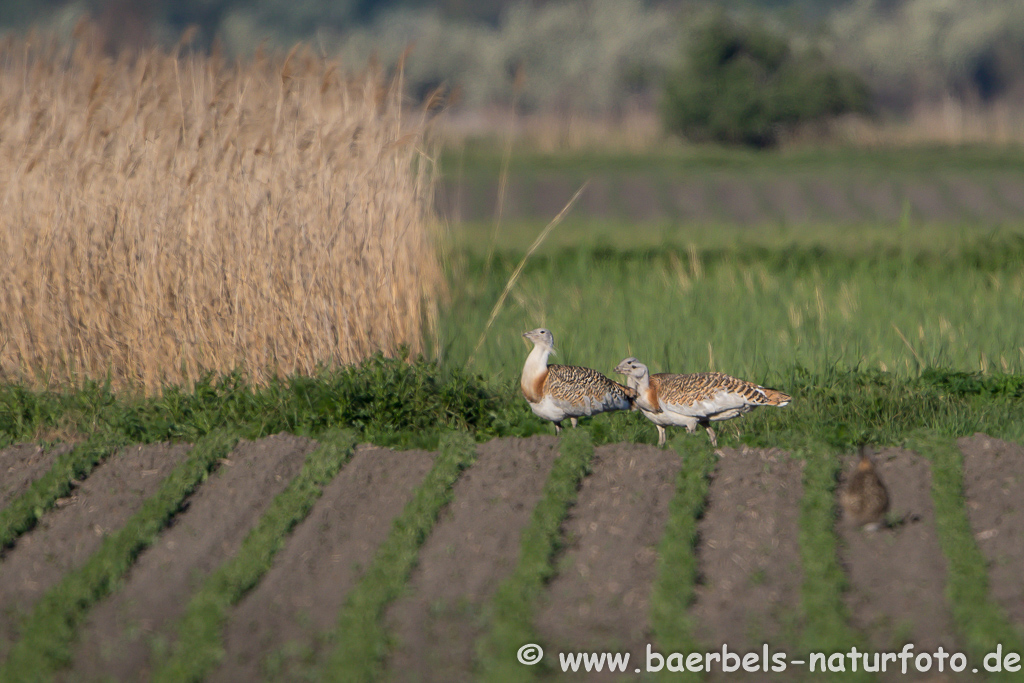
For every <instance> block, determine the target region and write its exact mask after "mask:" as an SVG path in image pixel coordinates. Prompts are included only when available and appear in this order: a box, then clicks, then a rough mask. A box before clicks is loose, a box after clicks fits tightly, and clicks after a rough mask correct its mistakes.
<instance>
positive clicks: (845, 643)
mask: <svg viewBox="0 0 1024 683" xmlns="http://www.w3.org/2000/svg"><path fill="white" fill-rule="evenodd" d="M801 451H802V453H801V455H802V456H803V457H804V476H803V488H804V492H803V498H801V501H800V532H799V542H800V564H801V566H802V567H803V572H804V578H803V584H802V585H801V587H800V612H801V616H802V621H803V623H802V626H803V631H802V634H801V639H800V641H801V642H800V645H801V652H800V655H804V657H803V658H805V659H806V658H807V657H806V655H809V653H811V652H822V653H825V655H826V659H827V658H828V656H829V655H832V654H834V653H837V652H843V653H846V652H849V651H850V648H851V647H854V646H856V647H857V649H858V651H860V652H863V651H864V644H863V641H862V640H861V638H860V636H859V635H858V634H857V632H856V631H855V630H854V629H853V628H852V627H851V626H850V615H849V612H848V611H847V609H846V605H845V604H844V603H843V591H845V590H846V586H847V584H846V575H845V574H844V573H843V569H842V567H841V566H840V564H839V539H838V537H837V536H836V514H837V511H836V496H835V487H836V481H837V478H838V475H839V471H840V469H841V468H842V461H841V460H840V458H839V453H838V452H837V451H836V450H835V449H832V448H829V447H828V446H827V445H825V444H811V445H809V446H807V447H805V448H802V449H801ZM845 666H847V669H846V672H845V673H843V674H842V675H843V677H844V678H843V680H847V679H849V680H850V681H862V680H873V679H872V677H871V675H870V674H867V673H865V672H864V670H863V669H862V668H858V669H857V671H856V672H853V671H851V670H850V668H849V660H847V662H846V664H845ZM819 671H820V670H819Z"/></svg>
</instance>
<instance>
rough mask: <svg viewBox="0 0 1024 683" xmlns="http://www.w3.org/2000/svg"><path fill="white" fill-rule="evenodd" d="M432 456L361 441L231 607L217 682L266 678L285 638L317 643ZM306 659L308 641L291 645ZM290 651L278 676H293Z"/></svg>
mask: <svg viewBox="0 0 1024 683" xmlns="http://www.w3.org/2000/svg"><path fill="white" fill-rule="evenodd" d="M433 462H434V454H433V453H427V452H425V451H402V452H396V451H392V450H389V449H381V448H373V447H360V448H359V449H358V451H357V452H356V454H355V455H354V456H353V457H352V460H351V461H350V462H349V463H348V464H347V465H346V466H345V467H344V469H342V471H341V473H340V474H339V475H338V476H337V477H335V478H334V481H332V482H331V483H330V484H329V485H328V486H327V488H326V489H325V490H324V493H323V496H322V497H321V498H320V500H319V501H317V504H316V505H315V506H314V508H313V510H312V511H311V512H310V514H309V516H308V517H306V519H305V520H304V521H303V522H302V523H301V524H299V526H298V527H297V528H296V529H295V531H294V532H293V533H292V535H291V536H290V537H289V538H288V542H287V543H286V544H285V547H284V548H282V549H281V551H280V552H279V553H278V555H277V557H276V558H275V561H274V566H273V567H272V568H271V569H270V571H269V572H268V573H267V575H266V576H264V577H263V580H262V581H261V582H260V583H259V585H258V586H257V587H256V588H255V589H253V590H252V591H251V592H250V593H249V594H248V595H246V597H245V598H244V599H243V600H242V602H241V603H239V605H238V606H237V607H236V608H235V609H234V610H233V611H232V613H231V616H230V619H229V622H228V626H227V637H226V644H225V645H226V646H225V651H226V653H225V657H224V660H223V662H222V665H221V667H220V668H219V669H218V670H217V671H216V672H214V674H213V676H212V677H211V678H210V680H213V681H252V680H257V679H258V678H260V677H261V673H267V672H261V668H262V665H263V663H264V658H265V657H266V656H267V655H271V654H277V653H278V651H279V650H280V649H281V648H282V647H283V646H285V645H286V644H288V643H291V644H302V645H304V646H309V647H315V644H316V643H317V635H318V634H322V633H324V632H326V631H329V630H330V629H331V628H332V627H333V626H334V623H335V620H336V619H337V616H338V611H339V610H340V609H341V607H342V605H343V604H344V601H345V596H346V595H347V593H348V591H349V589H350V588H351V587H352V586H353V585H354V584H355V582H356V581H357V580H358V579H359V577H360V576H362V574H363V571H364V568H365V567H366V566H367V565H368V564H369V563H370V561H371V560H372V559H373V555H374V552H375V551H376V550H377V548H378V546H380V544H381V543H382V542H383V541H384V539H385V538H386V537H387V535H388V532H389V531H390V529H391V523H392V521H393V520H394V518H395V517H397V516H398V514H399V513H401V511H402V509H403V508H404V507H405V504H406V503H407V502H408V501H409V498H410V496H411V494H412V491H413V489H415V488H416V486H417V485H419V484H420V482H421V481H422V480H423V477H424V476H426V474H427V471H428V470H429V469H430V466H431V465H432V464H433ZM291 652H293V653H294V654H295V655H296V656H295V657H294V659H295V660H301V655H302V654H304V647H299V648H293V650H291ZM297 664H301V661H298V662H296V661H292V658H289V657H287V656H285V658H284V662H283V663H282V665H281V666H282V667H283V669H276V668H274V667H272V670H271V671H269V673H270V674H273V675H274V676H273V677H276V676H280V677H281V678H282V679H284V680H288V679H293V678H294V675H291V674H290V673H289V667H290V666H293V665H297Z"/></svg>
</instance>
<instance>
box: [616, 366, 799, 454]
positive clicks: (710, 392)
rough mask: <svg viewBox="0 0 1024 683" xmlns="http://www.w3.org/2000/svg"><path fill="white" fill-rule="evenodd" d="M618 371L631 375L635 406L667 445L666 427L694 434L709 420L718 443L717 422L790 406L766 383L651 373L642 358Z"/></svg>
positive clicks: (720, 375) (716, 375) (710, 432)
mask: <svg viewBox="0 0 1024 683" xmlns="http://www.w3.org/2000/svg"><path fill="white" fill-rule="evenodd" d="M615 372H619V373H622V374H624V375H626V383H627V384H628V385H629V387H630V388H632V389H635V390H636V391H637V397H636V399H635V401H634V404H635V405H636V407H637V408H639V409H640V410H641V411H642V412H643V414H644V416H645V417H646V418H647V419H648V420H650V421H651V422H653V423H654V424H655V425H656V426H657V427H658V445H659V446H663V445H665V439H666V435H665V427H671V426H676V427H686V430H687V431H688V432H690V433H691V434H692V433H693V432H694V431H695V430H696V428H697V425H698V424H703V425H704V427H705V429H707V432H708V438H709V439H711V443H712V445H714V446H717V445H718V439H717V437H716V436H715V431H714V430H713V429H712V428H711V424H710V423H711V422H719V421H721V420H729V419H732V418H734V417H738V416H739V415H742V414H744V413H748V412H750V411H751V410H753V409H754V408H757V407H758V406H778V407H782V406H785V405H788V404H789V401H790V397H789V396H788V395H786V394H784V393H782V392H781V391H776V390H775V389H769V388H767V387H762V386H760V385H758V384H754V383H753V382H747V381H746V380H742V379H737V378H736V377H732V376H730V375H726V374H724V373H721V372H698V373H693V374H686V375H679V374H671V373H658V374H655V375H652V374H650V372H649V371H648V369H647V366H646V365H644V364H643V363H641V362H640V361H638V360H637V359H636V358H626V359H625V360H623V361H622V362H621V363H619V365H618V367H616V368H615Z"/></svg>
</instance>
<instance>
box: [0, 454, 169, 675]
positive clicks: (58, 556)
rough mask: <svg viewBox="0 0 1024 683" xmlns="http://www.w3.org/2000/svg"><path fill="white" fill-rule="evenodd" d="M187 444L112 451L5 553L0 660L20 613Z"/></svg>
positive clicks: (0, 564)
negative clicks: (86, 477) (69, 494)
mask: <svg viewBox="0 0 1024 683" xmlns="http://www.w3.org/2000/svg"><path fill="white" fill-rule="evenodd" d="M188 449H189V447H188V446H182V445H175V446H171V445H164V444H159V445H153V446H133V447H129V448H126V449H124V450H122V451H120V452H118V453H116V454H114V455H112V456H111V457H110V458H108V459H107V460H106V462H104V463H103V464H101V465H100V466H99V467H97V468H96V469H95V470H94V471H93V473H92V474H91V475H90V476H89V478H88V479H86V480H85V481H84V482H82V483H81V484H80V485H79V486H77V487H76V488H75V489H74V490H73V492H72V494H71V496H69V497H68V498H65V499H63V500H62V501H59V502H58V504H57V508H56V509H54V510H52V511H51V512H49V513H48V514H46V515H44V516H43V517H42V519H41V520H40V521H39V524H38V525H37V526H36V527H35V528H34V529H32V531H30V532H28V533H27V534H25V535H24V536H22V537H21V538H19V539H18V542H17V544H16V545H15V546H14V547H13V548H11V549H10V550H9V551H7V552H6V553H5V554H4V556H3V560H2V561H0V659H2V658H3V656H5V655H6V650H7V648H8V647H9V646H10V643H11V642H12V641H13V640H14V639H15V638H16V637H17V634H18V631H19V623H20V621H21V616H22V615H24V614H26V613H27V611H28V610H30V609H31V607H32V606H33V605H34V604H35V603H36V601H37V600H38V599H39V598H40V596H42V595H43V593H45V592H46V590H47V589H49V588H51V587H53V586H54V585H55V584H56V583H57V582H58V581H59V580H60V579H61V577H62V576H63V575H64V574H66V573H67V572H68V571H71V570H73V569H75V568H77V567H78V566H80V565H81V564H82V563H83V562H84V561H85V560H86V559H87V558H88V557H89V555H91V554H92V553H93V551H95V550H96V549H97V548H98V547H99V545H100V543H101V542H102V541H103V538H104V537H105V536H106V535H107V534H109V533H111V532H112V531H116V530H117V529H119V528H121V526H122V525H123V524H124V523H125V522H126V521H127V520H128V518H129V517H131V516H132V514H134V513H135V512H136V511H138V509H139V508H140V507H141V506H142V503H143V502H144V501H145V500H146V498H147V497H149V496H150V495H152V494H153V493H154V492H155V491H156V490H157V488H158V487H159V486H160V483H161V482H162V481H163V479H164V477H166V476H167V474H168V473H169V472H170V471H171V470H172V469H173V468H174V466H175V465H176V464H178V463H179V462H180V461H181V460H182V459H183V458H184V457H185V455H186V453H187V452H188Z"/></svg>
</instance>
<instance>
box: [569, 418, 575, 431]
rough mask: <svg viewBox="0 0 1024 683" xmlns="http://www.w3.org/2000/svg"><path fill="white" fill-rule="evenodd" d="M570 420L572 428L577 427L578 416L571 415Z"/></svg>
mask: <svg viewBox="0 0 1024 683" xmlns="http://www.w3.org/2000/svg"><path fill="white" fill-rule="evenodd" d="M569 422H571V423H572V428H573V429H576V418H575V417H570V418H569Z"/></svg>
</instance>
